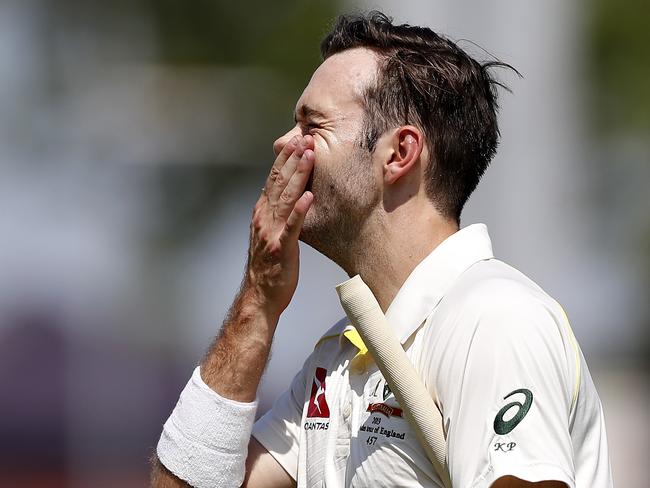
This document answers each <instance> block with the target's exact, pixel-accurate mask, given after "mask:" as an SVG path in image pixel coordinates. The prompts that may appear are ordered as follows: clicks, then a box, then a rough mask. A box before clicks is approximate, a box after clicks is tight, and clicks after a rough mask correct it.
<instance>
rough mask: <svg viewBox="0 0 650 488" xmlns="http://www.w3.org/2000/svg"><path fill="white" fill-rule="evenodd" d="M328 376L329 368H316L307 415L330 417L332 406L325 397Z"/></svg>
mask: <svg viewBox="0 0 650 488" xmlns="http://www.w3.org/2000/svg"><path fill="white" fill-rule="evenodd" d="M326 377H327V370H326V369H325V368H316V372H315V373H314V380H313V381H312V384H311V396H310V397H309V406H308V407H307V417H317V418H329V417H330V408H329V405H327V399H326V398H325V378H326Z"/></svg>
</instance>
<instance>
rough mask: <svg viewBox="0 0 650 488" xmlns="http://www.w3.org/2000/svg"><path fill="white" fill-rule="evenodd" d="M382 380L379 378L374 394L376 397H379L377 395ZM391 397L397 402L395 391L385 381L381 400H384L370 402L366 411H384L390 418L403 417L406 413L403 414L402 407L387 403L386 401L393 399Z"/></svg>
mask: <svg viewBox="0 0 650 488" xmlns="http://www.w3.org/2000/svg"><path fill="white" fill-rule="evenodd" d="M381 381H382V380H379V382H378V383H377V386H376V387H375V393H374V395H375V397H376V398H377V399H379V397H378V396H377V389H378V388H379V385H380V384H381ZM391 397H392V400H393V401H392V402H391V403H394V402H395V396H394V395H393V392H392V391H391V390H390V386H388V383H385V384H384V389H383V391H382V395H381V400H382V401H381V402H377V403H370V404H369V405H368V408H367V409H366V412H370V413H375V412H378V413H383V414H384V415H385V416H386V417H388V418H390V417H403V416H404V414H403V411H402V409H401V408H398V407H396V406H393V405H389V404H388V403H386V401H387V400H389V399H391Z"/></svg>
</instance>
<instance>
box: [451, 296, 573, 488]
mask: <svg viewBox="0 0 650 488" xmlns="http://www.w3.org/2000/svg"><path fill="white" fill-rule="evenodd" d="M497 291H499V293H494V290H491V292H490V293H488V294H486V295H484V296H483V297H482V298H481V300H480V302H479V303H478V304H476V303H474V304H472V306H469V307H467V310H468V311H466V312H463V313H462V315H463V316H464V320H468V321H469V322H470V324H469V326H467V325H466V324H465V325H463V326H462V327H464V328H465V330H467V331H469V332H468V334H467V337H466V341H465V347H461V348H459V349H458V352H461V354H459V357H458V358H455V359H454V361H453V364H454V366H453V367H454V368H456V369H457V371H456V374H454V377H455V378H459V379H460V384H456V385H454V386H455V387H454V388H453V389H450V391H453V392H454V393H451V394H450V395H448V398H446V399H444V400H445V403H446V404H447V405H446V406H448V407H449V411H448V412H447V415H445V417H448V421H449V424H448V438H447V445H448V460H449V469H450V475H451V479H452V484H453V486H463V487H465V486H466V487H472V488H488V487H490V486H491V484H492V483H493V482H494V481H496V480H497V479H499V478H500V477H502V476H506V475H511V476H516V477H518V478H521V479H524V480H527V481H531V482H537V481H543V480H557V481H562V482H564V483H565V484H566V485H567V486H569V487H571V488H573V487H574V486H575V483H574V466H573V454H572V446H571V437H570V433H569V422H570V409H571V398H572V389H573V384H572V383H573V382H572V379H571V373H570V368H569V367H568V360H569V358H568V357H567V353H568V349H567V339H566V337H565V332H564V331H563V329H562V328H563V324H562V319H561V317H558V316H557V313H556V312H557V310H554V309H553V308H552V307H551V306H550V305H549V303H550V302H545V301H544V300H542V299H541V298H539V297H536V296H535V295H534V294H531V293H529V292H528V291H527V290H525V292H520V290H517V289H514V290H497ZM445 410H446V409H445Z"/></svg>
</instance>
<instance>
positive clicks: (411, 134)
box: [383, 125, 424, 185]
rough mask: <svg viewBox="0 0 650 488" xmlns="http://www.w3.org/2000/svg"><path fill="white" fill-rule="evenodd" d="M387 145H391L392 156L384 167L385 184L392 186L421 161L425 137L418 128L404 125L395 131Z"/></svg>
mask: <svg viewBox="0 0 650 488" xmlns="http://www.w3.org/2000/svg"><path fill="white" fill-rule="evenodd" d="M386 143H387V144H388V145H389V149H390V151H389V155H390V156H389V157H388V158H386V160H385V163H384V166H383V172H384V183H386V184H388V185H392V184H393V183H395V182H396V181H397V180H399V179H400V178H401V177H402V176H404V175H406V174H408V173H409V172H410V171H411V170H412V169H413V168H414V167H415V166H416V163H417V162H418V161H419V160H420V155H421V154H422V148H423V146H424V135H423V134H422V131H421V130H420V129H418V128H417V127H415V126H412V125H404V126H402V127H399V128H397V129H395V131H394V132H393V133H392V135H391V136H390V139H389V140H388V141H386Z"/></svg>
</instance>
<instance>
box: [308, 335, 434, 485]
mask: <svg viewBox="0 0 650 488" xmlns="http://www.w3.org/2000/svg"><path fill="white" fill-rule="evenodd" d="M355 354H356V350H355V349H354V348H353V347H350V348H345V347H344V348H334V347H332V348H331V350H330V351H327V350H324V353H323V354H320V355H319V356H318V357H317V358H315V361H314V362H313V363H312V365H311V373H312V377H311V381H309V379H308V381H307V382H306V391H305V403H304V408H303V415H302V423H301V424H302V425H301V429H302V430H301V437H300V439H301V440H300V454H299V473H298V486H299V487H314V486H328V487H337V486H341V487H344V486H345V487H348V486H349V487H356V486H359V487H360V486H376V487H380V486H386V487H388V486H404V487H407V486H434V487H435V486H439V485H438V483H437V479H438V478H437V475H436V474H435V472H434V469H433V467H432V466H431V464H430V461H429V460H428V458H427V456H426V453H425V452H424V450H423V449H422V447H421V446H420V444H419V441H418V439H417V437H416V434H415V432H414V431H413V429H412V428H411V426H410V425H409V423H408V421H407V420H406V417H405V416H404V411H403V408H402V406H401V405H399V403H398V402H397V400H396V399H395V395H394V394H393V392H392V391H391V390H390V387H389V386H388V384H387V382H386V380H385V378H384V377H383V376H382V374H381V372H380V371H378V369H377V367H376V366H375V365H374V363H373V362H372V361H371V360H370V361H366V363H367V364H366V367H365V368H364V367H361V368H359V367H358V365H359V360H358V358H357V359H354V361H353V358H354V356H355ZM362 364H363V361H362Z"/></svg>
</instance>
